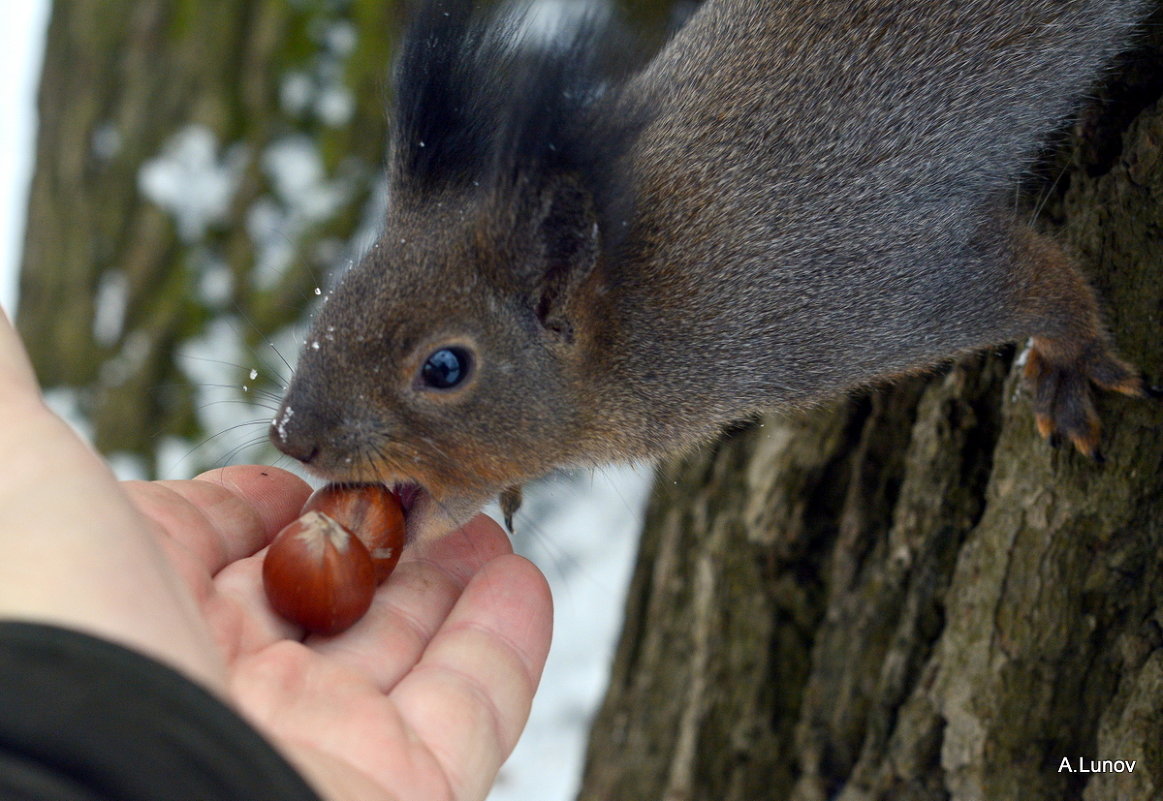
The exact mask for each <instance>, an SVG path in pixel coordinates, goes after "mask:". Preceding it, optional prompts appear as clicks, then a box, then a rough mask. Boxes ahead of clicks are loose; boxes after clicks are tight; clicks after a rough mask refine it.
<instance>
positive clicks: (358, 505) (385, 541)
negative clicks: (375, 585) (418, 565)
mask: <svg viewBox="0 0 1163 801" xmlns="http://www.w3.org/2000/svg"><path fill="white" fill-rule="evenodd" d="M303 511H304V512H311V511H314V512H322V513H323V514H325V515H327V516H328V517H330V518H332V519H333V520H335V521H336V522H338V523H339V524H340V525H341V526H343V527H344V528H346V529H347V530H348V531H350V532H351V533H353V534H355V536H357V537H359V539H360V540H361V541H362V542H363V544H364V545H366V546H367V549H368V551H369V552H370V553H371V556H372V561H373V562H374V563H375V568H376V581H377V582H382V581H384V579H386V578H387V577H388V576H389V575H391V573H392V571H393V570H395V569H396V562H398V561H400V552H401V551H402V550H403V548H404V534H405V528H404V507H403V506H402V505H401V504H400V499H399V498H397V497H396V494H395V493H394V492H392V491H391V490H389V489H388V488H387V487H385V486H384V485H383V484H327V485H326V486H323V487H320V488H319V489H317V490H315V492H313V493H312V494H311V497H310V498H308V499H307V502H306V503H305V504H303Z"/></svg>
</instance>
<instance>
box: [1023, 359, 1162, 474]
mask: <svg viewBox="0 0 1163 801" xmlns="http://www.w3.org/2000/svg"><path fill="white" fill-rule="evenodd" d="M1064 350H1066V349H1064V348H1062V347H1061V343H1059V342H1056V341H1053V340H1047V339H1043V338H1039V337H1035V338H1034V344H1033V345H1032V346H1031V348H1030V351H1029V353H1028V354H1027V356H1026V365H1025V370H1024V378H1025V381H1026V384H1027V386H1028V387H1029V389H1030V392H1031V394H1032V395H1033V399H1034V421H1035V424H1036V425H1037V427H1038V433H1039V434H1041V435H1042V436H1043V437H1044V438H1046V439H1047V440H1049V442H1050V445H1051V446H1053V447H1058V446H1060V445H1061V443H1062V441H1063V439H1064V438H1065V439H1069V440H1070V442H1071V443H1072V444H1073V445H1074V447H1075V449H1076V450H1077V451H1078V452H1079V453H1081V454H1082V455H1083V456H1086V457H1087V458H1089V459H1092V460H1093V461H1095V462H1096V463H1098V464H1102V463H1104V462H1105V461H1106V459H1105V457H1104V456H1103V454H1102V451H1101V450H1099V441H1100V439H1101V433H1102V426H1101V424H1100V422H1099V418H1098V412H1097V410H1096V409H1095V406H1094V387H1095V386H1097V387H1099V388H1100V389H1105V390H1108V391H1111V392H1118V393H1121V394H1123V395H1130V396H1133V397H1137V398H1145V397H1152V396H1155V392H1156V388H1154V387H1149V386H1148V384H1147V382H1146V381H1144V380H1143V377H1142V375H1141V374H1140V373H1139V372H1138V371H1136V370H1135V369H1133V368H1132V367H1131V366H1130V365H1128V364H1127V363H1126V362H1124V361H1123V360H1122V359H1120V358H1118V357H1117V356H1115V355H1114V353H1113V352H1112V351H1111V349H1110V347H1109V346H1108V345H1107V344H1106V343H1105V342H1101V341H1097V342H1093V343H1090V345H1089V346H1088V347H1086V348H1082V349H1081V350H1080V351H1076V352H1074V353H1073V354H1071V355H1070V356H1067V355H1066V353H1064Z"/></svg>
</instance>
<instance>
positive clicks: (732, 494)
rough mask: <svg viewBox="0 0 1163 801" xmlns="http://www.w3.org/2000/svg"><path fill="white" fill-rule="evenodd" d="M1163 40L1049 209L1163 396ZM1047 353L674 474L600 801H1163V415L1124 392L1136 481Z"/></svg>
mask: <svg viewBox="0 0 1163 801" xmlns="http://www.w3.org/2000/svg"><path fill="white" fill-rule="evenodd" d="M1160 22H1161V18H1160V16H1159V15H1156V17H1155V19H1154V20H1153V24H1151V25H1149V26H1148V37H1149V38H1150V41H1147V42H1145V43H1144V44H1143V46H1142V47H1141V48H1140V49H1139V50H1138V51H1137V52H1136V53H1135V54H1133V56H1132V57H1130V58H1129V59H1128V60H1127V62H1126V63H1125V64H1124V65H1123V67H1122V69H1121V70H1120V71H1119V72H1118V73H1117V74H1115V75H1113V76H1112V78H1111V81H1112V82H1111V86H1110V88H1109V89H1108V91H1106V92H1104V94H1103V95H1102V97H1101V98H1100V101H1099V102H1098V103H1096V104H1095V105H1094V106H1093V107H1092V108H1091V109H1089V110H1088V111H1087V113H1086V114H1085V115H1084V116H1083V118H1082V122H1081V123H1080V124H1079V125H1077V126H1075V129H1074V130H1073V132H1072V142H1071V143H1070V144H1069V145H1068V146H1067V148H1066V149H1065V151H1064V152H1065V153H1066V154H1067V155H1066V156H1064V157H1060V158H1059V159H1058V160H1057V161H1056V162H1052V163H1051V162H1048V164H1049V166H1048V171H1049V172H1051V173H1053V174H1055V175H1056V176H1058V173H1060V172H1062V171H1063V170H1065V173H1064V174H1062V175H1060V176H1058V177H1059V180H1058V181H1057V183H1056V185H1055V186H1054V188H1053V189H1052V190H1044V191H1048V192H1049V193H1050V196H1049V198H1048V199H1047V202H1046V205H1045V209H1044V212H1043V219H1044V220H1045V221H1046V225H1047V230H1051V231H1053V232H1054V234H1055V236H1057V237H1058V238H1059V239H1060V240H1061V241H1064V242H1066V243H1067V244H1069V245H1070V246H1071V247H1072V248H1073V249H1074V250H1075V251H1076V252H1077V253H1078V254H1079V257H1080V261H1081V263H1082V264H1083V265H1084V267H1085V268H1086V269H1087V271H1088V272H1089V273H1090V274H1091V275H1092V276H1093V278H1094V281H1095V284H1096V286H1097V287H1098V288H1099V291H1100V294H1101V295H1102V296H1103V297H1104V299H1105V301H1106V303H1107V305H1108V308H1109V315H1108V319H1109V321H1110V324H1111V327H1112V330H1113V331H1114V334H1115V338H1116V341H1117V342H1118V345H1119V348H1120V350H1121V352H1122V353H1123V354H1124V355H1125V356H1126V357H1127V358H1129V359H1131V360H1133V361H1135V362H1136V363H1137V364H1138V365H1139V366H1140V367H1142V368H1143V369H1144V370H1145V371H1146V372H1147V374H1148V375H1149V376H1151V377H1154V378H1156V379H1157V380H1163V350H1161V340H1160V336H1159V334H1160V321H1161V320H1163V100H1161V97H1163V69H1160V64H1161V63H1163V47H1161V44H1163V33H1161V31H1163V26H1161V25H1160ZM1020 350H1021V346H1019V347H1018V349H1017V350H1014V349H1007V350H1005V351H1004V352H998V353H990V354H983V355H981V356H977V357H974V358H970V359H966V360H964V361H961V362H958V363H957V364H954V365H952V366H949V367H948V368H947V369H944V370H942V371H940V372H938V373H936V374H934V375H932V376H929V377H919V378H914V379H909V380H906V381H903V382H901V383H898V384H895V385H894V386H892V387H889V388H884V389H880V390H877V391H875V392H872V393H869V394H864V395H861V396H859V397H854V398H851V399H848V400H845V401H841V402H837V403H835V404H833V405H831V406H828V407H826V408H822V409H820V410H818V411H817V412H815V413H813V414H811V415H808V416H799V417H769V418H765V419H764V420H762V421H760V422H758V423H757V424H755V425H752V426H749V427H747V428H744V429H741V430H739V431H736V432H734V433H733V434H731V435H730V436H728V437H726V438H725V439H724V440H723V441H722V442H720V443H719V444H718V445H717V446H716V447H714V448H710V449H707V450H705V451H703V452H701V453H698V454H694V455H692V456H688V457H685V458H681V459H675V460H672V461H670V462H668V463H666V464H664V465H663V466H662V468H661V472H660V476H659V480H658V484H657V486H656V489H655V493H654V496H653V499H652V501H651V503H650V506H649V510H648V513H647V520H646V525H645V530H644V534H643V540H642V544H641V552H640V554H639V558H638V563H637V567H636V570H635V573H634V577H633V579H632V584H631V588H630V593H629V598H628V602H627V608H626V623H625V630H624V631H623V634H622V638H621V642H620V645H619V648H618V652H617V657H616V661H615V664H614V668H613V675H612V680H611V685H610V688H609V691H608V695H607V697H606V699H605V702H604V704H603V706H602V708H601V710H600V712H599V714H598V716H597V719H596V721H595V723H594V726H593V731H592V734H591V739H590V747H589V755H588V759H587V767H586V771H585V778H584V782H583V789H582V791H581V793H580V798H581V799H584V801H611V800H612V799H633V801H646V800H647V799H665V801H682V800H683V799H692V800H693V799H715V801H762V800H766V799H778V800H779V801H784V800H785V799H788V800H790V801H825V799H829V800H832V799H835V800H838V801H873V800H874V799H875V800H876V801H881V800H883V801H889V800H890V799H891V800H892V801H947V800H948V799H952V801H984V800H986V799H988V801H1007V800H1008V799H1015V800H1016V799H1022V801H1066V800H1068V799H1079V800H1080V801H1115V800H1116V799H1117V800H1118V801H1140V800H1141V801H1148V799H1156V798H1160V797H1163V408H1161V407H1160V405H1159V404H1158V403H1154V402H1151V401H1147V400H1135V399H1130V398H1125V397H1121V396H1104V397H1103V398H1101V400H1100V411H1101V414H1102V417H1103V419H1104V421H1105V426H1106V429H1105V435H1104V436H1105V441H1104V448H1105V451H1106V453H1107V456H1108V461H1107V462H1106V463H1105V464H1097V463H1094V462H1090V461H1087V460H1085V459H1083V458H1081V457H1080V456H1078V455H1077V454H1075V453H1073V452H1071V451H1069V450H1066V449H1062V450H1053V449H1052V448H1050V447H1049V445H1048V444H1047V443H1046V442H1044V441H1041V440H1039V439H1038V437H1037V436H1036V434H1035V431H1034V426H1033V422H1032V415H1031V411H1030V408H1029V399H1028V397H1027V396H1026V394H1025V392H1024V391H1023V389H1022V387H1021V382H1020V380H1019V374H1020V367H1019V366H1018V364H1016V363H1015V362H1016V361H1019V360H1020V359H1018V358H1017V357H1018V356H1019V355H1020ZM1080 758H1081V759H1084V760H1085V762H1084V763H1083V765H1082V767H1089V765H1090V760H1092V759H1093V760H1104V759H1106V760H1124V761H1127V762H1129V761H1130V760H1134V761H1135V768H1134V771H1133V772H1125V771H1124V772H1110V773H1102V774H1096V773H1083V772H1079V771H1078V770H1077V768H1078V767H1080V765H1079V759H1080ZM1064 759H1065V760H1069V764H1070V766H1071V767H1073V768H1075V769H1076V770H1075V772H1070V771H1068V770H1064V769H1062V768H1063V760H1064Z"/></svg>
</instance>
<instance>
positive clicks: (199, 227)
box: [137, 125, 249, 244]
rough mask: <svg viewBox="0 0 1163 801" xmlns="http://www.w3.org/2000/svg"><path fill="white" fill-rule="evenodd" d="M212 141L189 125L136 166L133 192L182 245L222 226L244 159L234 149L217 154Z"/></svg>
mask: <svg viewBox="0 0 1163 801" xmlns="http://www.w3.org/2000/svg"><path fill="white" fill-rule="evenodd" d="M219 150H220V146H219V143H218V137H216V136H215V135H214V132H213V131H211V130H210V129H209V128H207V127H206V126H204V125H189V126H187V127H185V128H183V129H182V130H180V131H178V132H177V133H176V134H174V135H173V136H171V137H170V139H169V140H168V141H167V142H166V144H165V146H164V147H163V148H162V154H161V155H160V156H158V157H156V158H154V159H150V160H149V161H147V162H145V164H143V165H142V166H141V169H140V170H139V171H138V174H137V186H138V189H139V190H140V191H141V193H142V194H144V195H145V196H146V197H147V198H149V200H151V201H152V202H153V203H155V204H157V205H158V206H160V207H161V208H162V209H164V210H165V211H167V212H168V213H169V214H170V215H171V216H172V217H173V218H174V221H175V224H176V225H177V228H178V235H179V236H180V237H181V238H182V241H183V242H186V243H187V244H190V243H195V242H198V241H199V240H201V239H202V238H203V237H204V236H205V235H206V230H207V229H208V228H209V227H210V226H211V225H216V224H219V223H222V222H224V221H225V220H226V219H227V216H228V214H229V212H230V204H231V200H232V199H233V198H234V193H235V191H236V190H237V189H238V184H239V181H240V180H241V178H242V172H243V169H244V168H245V167H246V164H247V161H248V158H249V155H248V151H247V148H246V146H245V145H242V144H235V145H232V146H230V147H228V148H226V149H225V151H223V152H222V153H221V154H220V153H219Z"/></svg>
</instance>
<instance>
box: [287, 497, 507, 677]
mask: <svg viewBox="0 0 1163 801" xmlns="http://www.w3.org/2000/svg"><path fill="white" fill-rule="evenodd" d="M512 550H513V549H512V545H511V544H510V542H509V538H508V537H507V536H506V535H505V532H504V531H503V530H502V529H501V527H500V526H498V525H497V524H496V523H495V522H494V521H493V520H492V519H490V518H489V517H486V516H485V515H478V516H477V517H475V518H473V520H472V521H470V522H469V523H468V524H466V525H465V526H464V527H463V528H461V529H460V530H458V531H456V532H454V533H452V534H449V535H447V536H445V537H441V538H440V539H438V540H436V541H434V542H431V543H428V544H426V545H425V546H423V547H422V548H414V549H412V550H407V549H406V550H405V551H404V556H403V558H402V560H401V562H400V564H399V565H398V566H397V567H396V570H395V572H394V573H392V575H391V576H390V577H389V578H388V580H387V581H386V582H384V584H383V585H382V586H381V587H380V588H379V590H378V591H377V592H376V596H375V599H374V600H373V602H372V606H371V608H370V609H369V610H368V613H367V614H366V615H365V616H364V617H363V619H361V620H360V621H359V622H358V623H356V624H355V626H354V627H352V628H351V629H350V630H348V631H347V632H344V633H343V634H341V635H339V636H337V637H326V638H323V637H313V638H310V639H309V640H308V643H309V644H310V645H311V647H312V648H314V649H315V650H316V651H318V652H319V653H320V654H324V655H327V656H329V657H332V658H334V659H336V660H338V661H339V662H341V663H343V664H346V665H347V666H349V667H351V668H353V669H355V670H359V671H360V672H362V673H364V674H366V675H368V676H369V677H370V678H371V680H372V681H373V682H374V683H375V684H376V686H377V687H379V688H380V689H381V690H382V691H383V692H387V691H388V690H389V689H391V688H392V687H394V686H395V684H396V683H397V682H398V681H399V680H400V679H401V678H402V677H403V676H404V675H405V674H406V673H407V672H408V671H409V670H411V668H412V666H413V665H415V664H416V662H417V661H418V660H419V659H420V656H421V654H422V653H423V652H424V649H425V648H426V647H427V646H428V643H429V642H430V641H431V640H432V637H433V636H434V635H435V634H436V632H437V630H438V629H439V628H440V626H441V624H442V623H443V622H444V620H445V618H446V617H447V616H448V614H449V611H450V610H451V609H452V608H453V606H454V604H456V602H457V599H458V598H459V597H460V595H461V592H462V591H463V590H464V587H465V585H466V584H468V582H469V581H470V580H471V578H472V576H473V575H475V574H476V573H477V572H478V571H479V570H480V569H481V567H482V565H484V564H485V563H487V562H489V561H491V560H493V559H495V558H497V557H498V556H501V555H504V554H509V553H512ZM385 654H391V655H392V656H391V658H390V659H385V658H384V655H385Z"/></svg>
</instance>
